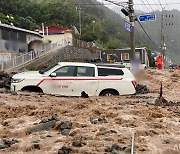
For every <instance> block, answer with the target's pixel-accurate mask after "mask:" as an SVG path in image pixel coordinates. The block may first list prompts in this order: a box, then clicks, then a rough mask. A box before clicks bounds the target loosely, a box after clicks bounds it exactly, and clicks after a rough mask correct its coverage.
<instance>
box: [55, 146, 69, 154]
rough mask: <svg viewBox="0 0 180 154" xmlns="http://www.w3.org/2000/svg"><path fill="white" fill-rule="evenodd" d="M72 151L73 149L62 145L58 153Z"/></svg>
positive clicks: (65, 153)
mask: <svg viewBox="0 0 180 154" xmlns="http://www.w3.org/2000/svg"><path fill="white" fill-rule="evenodd" d="M70 152H72V149H71V148H69V147H66V146H62V147H61V148H60V149H59V150H58V154H69V153H70Z"/></svg>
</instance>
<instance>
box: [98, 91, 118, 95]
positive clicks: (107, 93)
mask: <svg viewBox="0 0 180 154" xmlns="http://www.w3.org/2000/svg"><path fill="white" fill-rule="evenodd" d="M101 95H102V96H114V95H116V93H115V92H114V91H111V90H107V91H104V92H102V94H101Z"/></svg>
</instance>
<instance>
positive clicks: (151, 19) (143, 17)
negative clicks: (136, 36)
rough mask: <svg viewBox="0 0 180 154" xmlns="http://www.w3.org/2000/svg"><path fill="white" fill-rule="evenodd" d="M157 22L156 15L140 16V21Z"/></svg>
mask: <svg viewBox="0 0 180 154" xmlns="http://www.w3.org/2000/svg"><path fill="white" fill-rule="evenodd" d="M154 20H156V15H155V14H145V15H140V16H139V21H141V22H143V21H154Z"/></svg>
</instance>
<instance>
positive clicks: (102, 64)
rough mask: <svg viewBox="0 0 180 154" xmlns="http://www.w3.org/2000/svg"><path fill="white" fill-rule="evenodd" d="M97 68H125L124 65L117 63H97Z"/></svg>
mask: <svg viewBox="0 0 180 154" xmlns="http://www.w3.org/2000/svg"><path fill="white" fill-rule="evenodd" d="M95 65H96V66H103V67H116V68H125V66H124V65H122V64H115V63H95Z"/></svg>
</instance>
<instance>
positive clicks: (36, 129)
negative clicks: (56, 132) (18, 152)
mask: <svg viewBox="0 0 180 154" xmlns="http://www.w3.org/2000/svg"><path fill="white" fill-rule="evenodd" d="M55 125H56V120H51V121H47V122H44V123H40V124H37V125H36V126H34V127H33V128H32V129H31V130H30V132H40V131H43V130H50V129H51V128H54V127H55Z"/></svg>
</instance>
